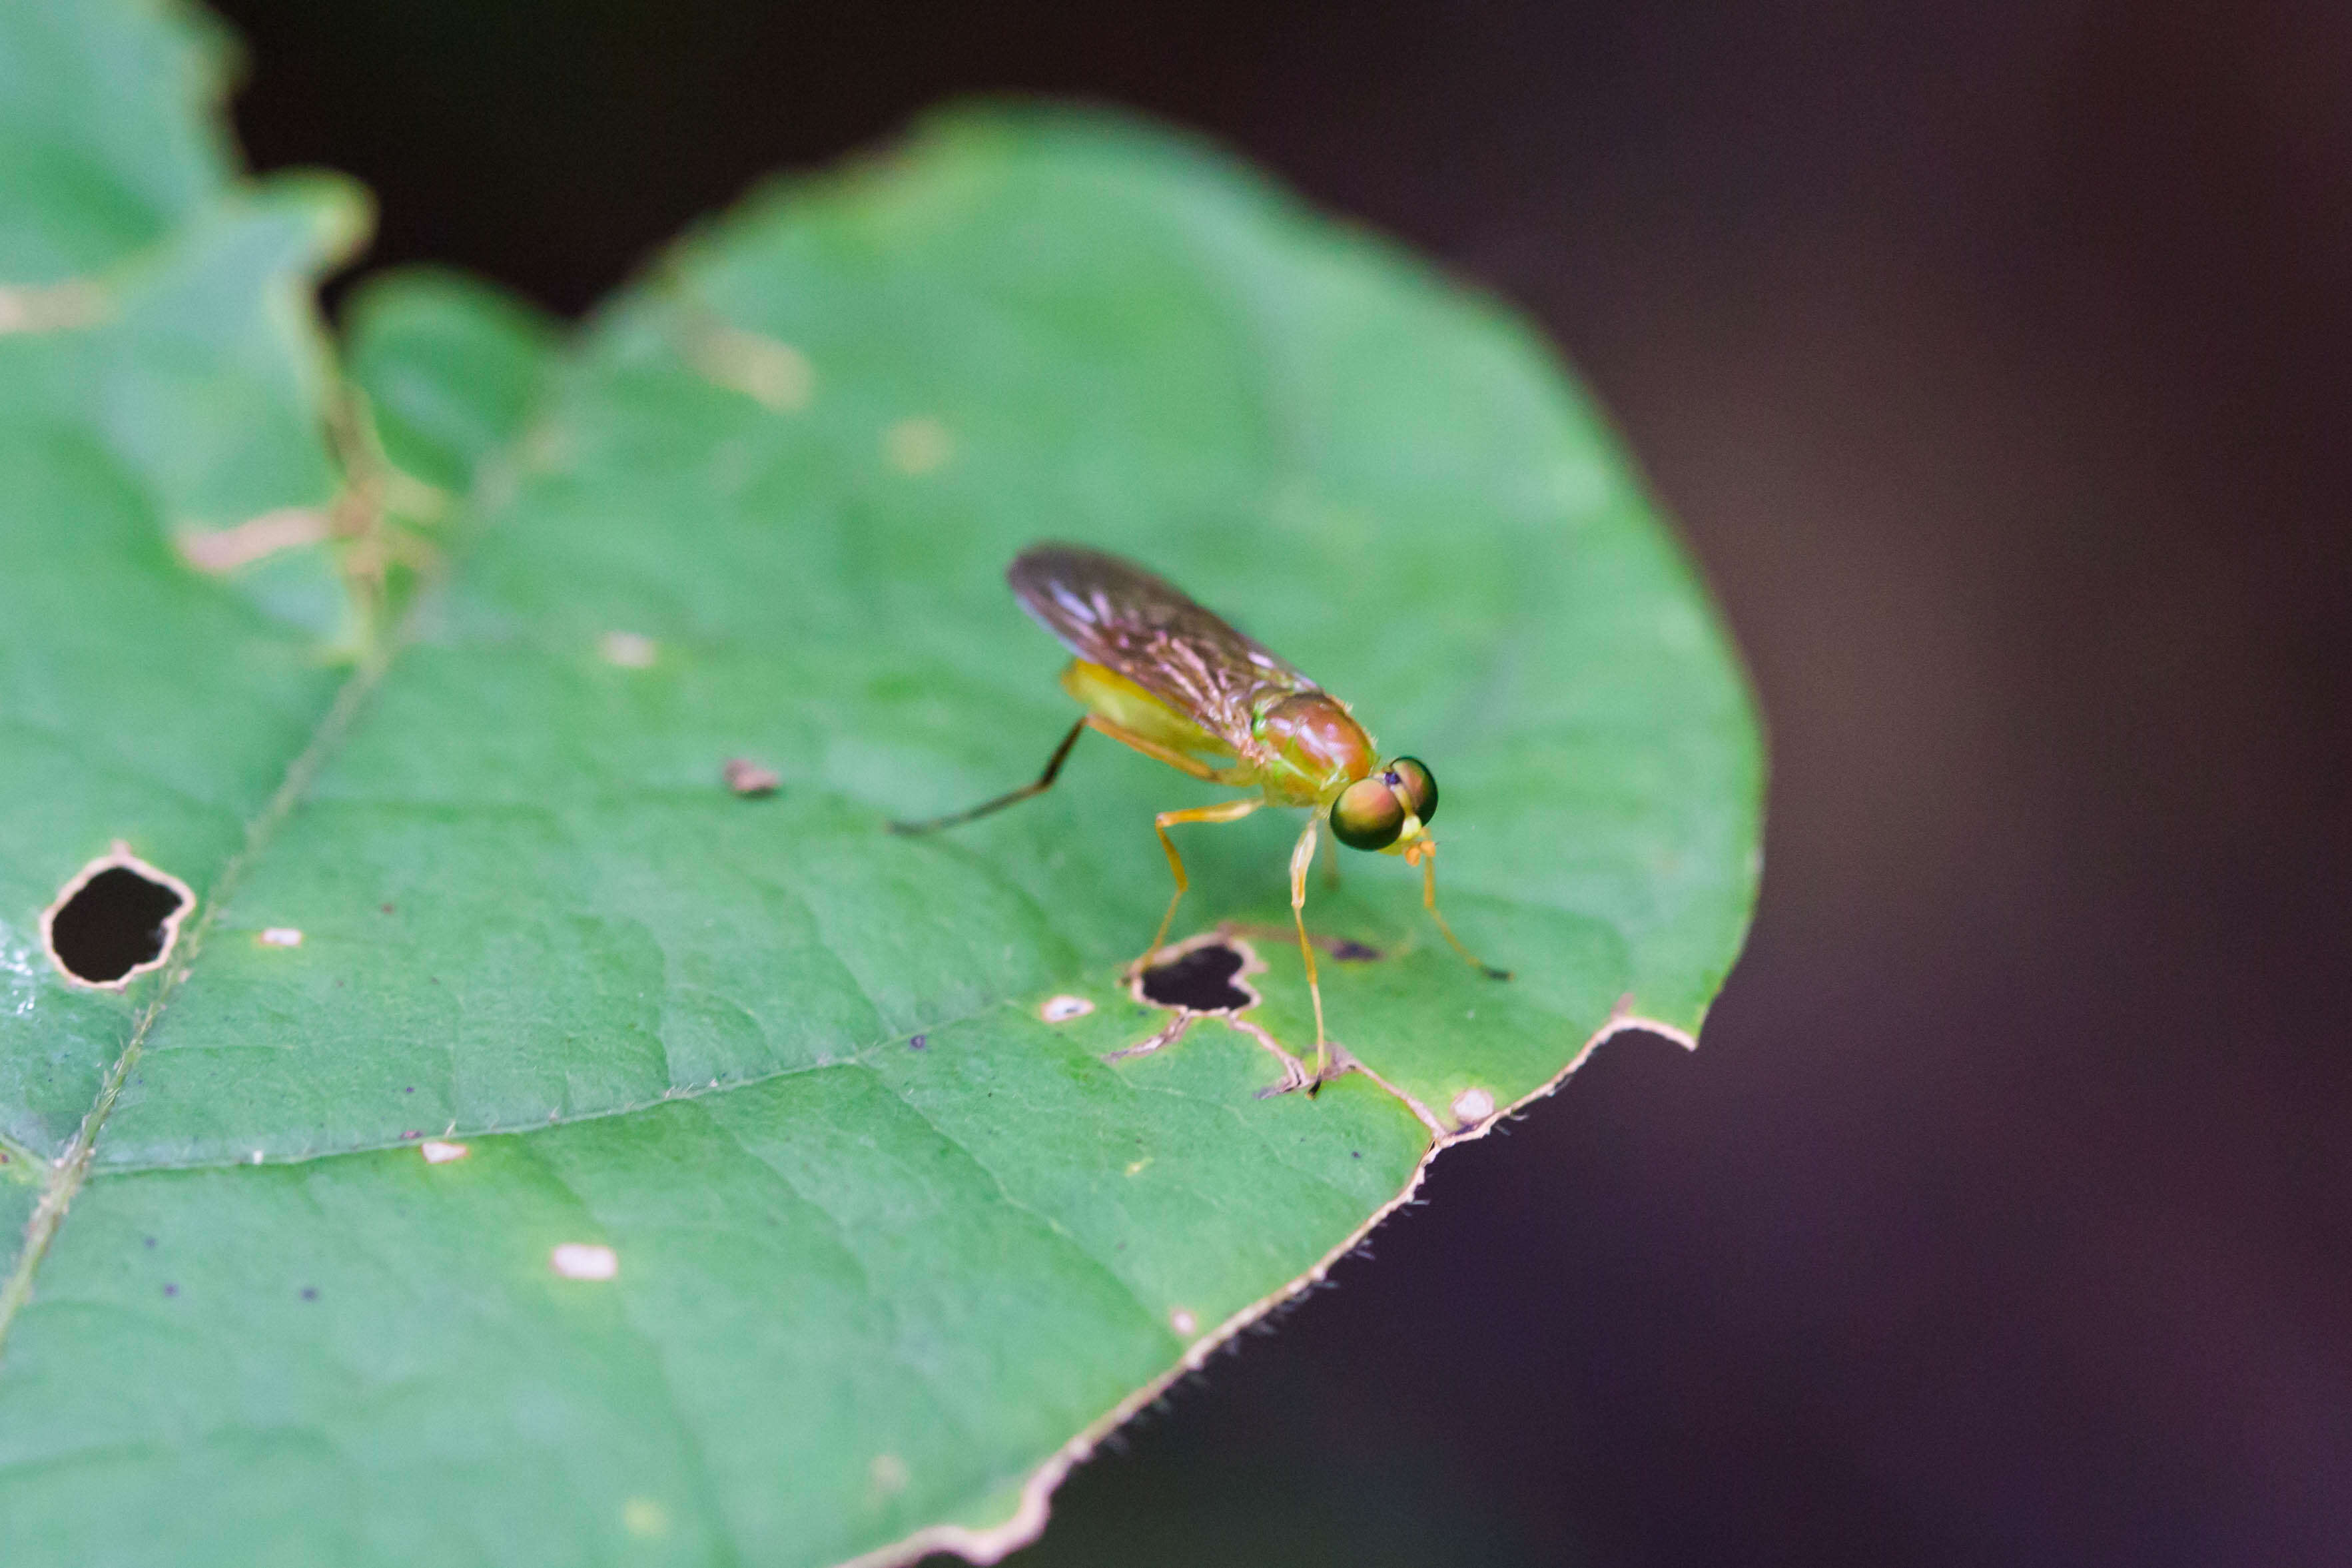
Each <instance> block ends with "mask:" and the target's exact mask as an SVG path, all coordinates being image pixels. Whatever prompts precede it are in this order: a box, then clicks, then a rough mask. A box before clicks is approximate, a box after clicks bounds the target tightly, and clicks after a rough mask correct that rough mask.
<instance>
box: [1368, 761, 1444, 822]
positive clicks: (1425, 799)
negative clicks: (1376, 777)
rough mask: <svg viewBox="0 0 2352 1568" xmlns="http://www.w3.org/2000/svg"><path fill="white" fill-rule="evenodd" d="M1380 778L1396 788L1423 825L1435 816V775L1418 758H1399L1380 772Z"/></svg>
mask: <svg viewBox="0 0 2352 1568" xmlns="http://www.w3.org/2000/svg"><path fill="white" fill-rule="evenodd" d="M1381 778H1383V779H1385V780H1386V781H1387V782H1388V783H1390V784H1393V785H1394V786H1396V788H1397V790H1398V791H1399V792H1400V793H1401V794H1402V795H1403V796H1404V803H1405V805H1408V806H1410V807H1411V808H1412V814H1413V815H1414V816H1417V817H1419V818H1421V820H1422V821H1423V823H1424V824H1426V823H1427V822H1428V821H1429V819H1430V818H1432V817H1433V816H1436V815H1437V775H1436V774H1435V773H1431V772H1430V771H1429V767H1428V764H1426V763H1423V761H1422V760H1421V759H1420V758H1419V757H1399V758H1398V759H1397V760H1396V761H1395V762H1392V763H1390V764H1389V765H1388V766H1387V767H1385V768H1382V769H1381Z"/></svg>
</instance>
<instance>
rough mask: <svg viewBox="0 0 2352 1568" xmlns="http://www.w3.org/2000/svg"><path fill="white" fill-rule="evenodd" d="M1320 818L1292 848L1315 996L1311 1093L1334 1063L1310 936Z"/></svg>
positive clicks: (1294, 901) (1297, 913) (1293, 898)
mask: <svg viewBox="0 0 2352 1568" xmlns="http://www.w3.org/2000/svg"><path fill="white" fill-rule="evenodd" d="M1320 820H1321V819H1320V818H1318V817H1317V816H1314V815H1312V814H1311V813H1310V814H1309V815H1308V816H1307V831H1306V832H1304V833H1302V834H1300V835H1299V836H1298V847H1297V848H1295V849H1293V850H1292V851H1291V852H1290V919H1291V922H1292V923H1293V924H1295V925H1296V926H1297V927H1298V956H1299V957H1300V958H1302V959H1304V960H1305V961H1306V963H1307V994H1308V995H1309V996H1311V997H1313V998H1314V999H1315V1077H1314V1078H1313V1079H1311V1080H1310V1081H1309V1082H1308V1083H1307V1093H1309V1094H1312V1093H1314V1092H1315V1090H1316V1089H1318V1088H1319V1087H1320V1086H1321V1084H1322V1082H1323V1075H1324V1074H1325V1073H1327V1072H1328V1071H1329V1070H1330V1067H1331V1049H1330V1047H1328V1045H1326V1044H1325V1043H1324V1040H1323V985H1322V983H1321V982H1320V981H1318V980H1317V979H1316V977H1315V944H1314V943H1313V942H1309V941H1307V868H1308V867H1310V866H1312V865H1314V864H1315V838H1316V832H1315V830H1316V828H1317V827H1318V826H1319V825H1320Z"/></svg>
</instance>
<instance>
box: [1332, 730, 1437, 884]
mask: <svg viewBox="0 0 2352 1568" xmlns="http://www.w3.org/2000/svg"><path fill="white" fill-rule="evenodd" d="M1436 815H1437V775H1436V774H1434V773H1431V772H1430V771H1429V766H1428V764H1427V763H1423V762H1422V761H1421V760H1420V759H1419V758H1417V757H1398V758H1395V759H1393V760H1392V761H1390V762H1387V763H1382V764H1381V766H1380V767H1379V769H1377V770H1376V771H1372V772H1368V773H1366V774H1365V775H1364V776H1363V777H1362V778H1360V779H1358V780H1357V781H1356V782H1355V783H1353V784H1349V786H1348V787H1347V788H1345V789H1343V790H1341V791H1340V792H1339V798H1338V799H1337V800H1335V801H1333V802H1332V803H1331V831H1332V833H1333V834H1334V835H1335V836H1337V837H1338V838H1339V842H1340V843H1342V844H1345V845H1346V846H1348V847H1349V848H1350V849H1377V850H1379V851H1380V852H1381V854H1384V855H1402V856H1403V857H1404V858H1406V859H1407V860H1408V861H1411V862H1412V864H1414V865H1416V866H1417V865H1419V864H1420V863H1421V858H1422V857H1423V855H1424V854H1426V853H1427V852H1428V851H1429V850H1430V849H1433V848H1435V847H1436V845H1437V841H1436V840H1435V839H1433V838H1432V837H1430V836H1429V819H1430V818H1431V817H1433V816H1436Z"/></svg>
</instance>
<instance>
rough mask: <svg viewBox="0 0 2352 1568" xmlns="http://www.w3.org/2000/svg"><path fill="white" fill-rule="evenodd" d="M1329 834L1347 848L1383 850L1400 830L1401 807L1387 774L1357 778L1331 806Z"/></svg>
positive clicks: (1401, 824)
mask: <svg viewBox="0 0 2352 1568" xmlns="http://www.w3.org/2000/svg"><path fill="white" fill-rule="evenodd" d="M1331 831H1332V832H1333V833H1336V834H1338V835H1339V842H1340V843H1342V844H1344V845H1346V846H1347V847H1349V848H1350V849H1385V848H1387V847H1389V846H1390V845H1391V844H1393V843H1395V842H1396V841H1397V835H1398V834H1400V833H1402V832H1403V831H1404V807H1403V806H1402V805H1399V804H1398V802H1397V797H1396V791H1395V790H1393V789H1391V788H1390V787H1389V784H1388V775H1387V774H1386V773H1374V774H1372V775H1371V777H1370V778H1362V779H1358V780H1357V781H1356V782H1355V783H1354V784H1349V786H1348V787H1347V788H1346V789H1344V790H1342V791H1340V792H1339V799H1337V800H1335V801H1333V802H1332V803H1331Z"/></svg>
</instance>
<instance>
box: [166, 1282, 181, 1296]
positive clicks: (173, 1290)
mask: <svg viewBox="0 0 2352 1568" xmlns="http://www.w3.org/2000/svg"><path fill="white" fill-rule="evenodd" d="M179 1293H180V1288H179V1287H178V1286H177V1285H166V1286H164V1287H163V1294H164V1295H166V1296H176V1295H178V1294H179Z"/></svg>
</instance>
